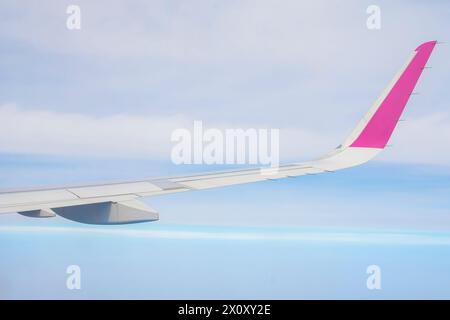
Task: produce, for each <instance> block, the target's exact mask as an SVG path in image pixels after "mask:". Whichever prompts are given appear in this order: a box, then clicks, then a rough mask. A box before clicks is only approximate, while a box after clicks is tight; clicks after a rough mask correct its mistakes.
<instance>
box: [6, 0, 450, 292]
mask: <svg viewBox="0 0 450 320" xmlns="http://www.w3.org/2000/svg"><path fill="white" fill-rule="evenodd" d="M69 4H79V5H80V8H81V13H82V29H81V30H79V31H68V30H67V29H66V27H65V19H66V18H67V15H66V13H65V10H66V7H67V5H69ZM370 4H375V3H373V2H371V1H370V2H369V1H368V2H364V1H362V2H361V1H348V2H346V4H345V5H342V4H341V3H339V2H338V1H336V2H333V1H326V2H325V1H317V2H315V4H307V3H302V2H300V1H283V2H282V3H279V2H275V1H226V2H221V1H209V2H207V3H206V2H202V1H192V2H189V4H187V3H185V2H182V1H149V2H147V1H133V2H131V3H130V4H127V5H125V4H124V3H123V2H120V1H107V2H106V1H95V2H92V1H70V2H69V1H30V2H27V3H23V4H18V3H17V2H15V1H2V4H1V5H0V7H1V10H0V38H1V41H0V68H1V70H2V72H0V119H1V121H2V123H1V124H2V125H1V126H0V136H1V137H3V138H0V177H1V179H0V187H1V188H6V189H7V188H20V187H33V186H46V185H64V184H80V183H84V182H96V181H114V180H121V179H134V178H139V179H140V178H143V177H150V176H167V175H174V174H178V173H186V172H193V171H202V170H206V171H210V170H215V169H224V168H223V167H220V166H175V165H172V164H171V163H170V148H171V146H172V145H171V144H170V132H171V131H172V130H173V129H174V128H178V127H190V126H192V121H194V120H202V121H203V122H204V123H205V124H206V126H210V127H219V128H230V127H231V128H232V127H244V128H246V127H256V128H258V127H269V128H279V129H280V132H281V141H280V142H281V159H282V160H283V161H285V162H288V161H293V160H300V159H307V158H310V157H314V156H317V155H320V154H321V153H323V152H326V151H327V150H328V149H331V148H333V147H335V146H336V145H338V144H339V143H340V142H342V141H343V140H344V138H345V136H346V135H347V134H348V133H349V132H350V131H351V129H352V128H353V126H354V125H355V124H356V122H357V121H358V119H359V118H360V117H361V116H362V115H363V114H364V113H365V112H366V111H367V109H368V108H369V107H370V105H371V104H372V102H373V101H374V100H375V99H376V97H377V96H378V95H379V93H380V92H381V91H382V89H383V88H384V86H385V85H386V84H387V82H388V81H389V80H390V78H391V77H392V76H393V75H394V74H395V72H396V71H397V70H398V69H399V68H400V66H401V65H402V64H403V62H404V61H405V60H406V58H407V56H408V55H409V53H410V52H411V51H412V50H413V49H414V48H415V47H417V45H419V44H420V43H422V42H424V41H427V40H432V39H437V40H440V41H447V42H448V31H447V30H449V29H450V25H449V24H450V22H449V21H448V15H449V13H450V5H449V4H447V3H446V2H445V1H432V2H426V1H397V2H395V4H393V3H391V2H387V1H380V2H378V3H376V4H378V5H379V6H380V8H381V18H382V22H381V29H380V30H378V31H373V30H372V31H370V30H367V28H366V18H367V14H366V12H365V11H366V8H367V6H368V5H370ZM447 57H448V45H445V44H444V45H440V46H438V47H437V48H436V49H435V52H434V53H433V56H432V57H431V59H430V62H429V65H430V66H432V68H431V69H427V70H426V71H425V72H424V74H423V76H422V78H421V80H420V81H419V85H418V88H417V90H416V91H418V92H420V95H417V96H414V97H413V98H412V99H411V101H410V102H409V104H408V106H407V110H406V113H405V115H404V119H406V121H405V122H402V123H401V124H400V125H399V127H398V128H397V131H396V133H395V136H393V138H392V140H391V145H392V146H391V147H389V148H387V149H386V150H385V151H384V152H383V154H382V155H381V156H380V157H378V158H377V159H376V161H374V162H371V163H369V164H367V165H364V166H361V167H357V168H353V169H349V170H344V171H339V172H335V173H331V174H324V175H314V176H306V177H300V178H297V179H285V180H280V181H271V182H262V183H256V184H249V185H241V186H234V187H226V188H220V189H213V190H205V191H196V192H190V193H184V194H175V195H170V196H161V197H155V198H150V199H146V200H145V201H146V202H147V203H149V204H150V205H151V206H152V207H154V208H156V209H158V211H159V212H160V217H161V220H160V221H158V222H155V223H147V224H139V225H127V226H112V227H111V226H109V227H108V226H101V227H97V226H95V227H93V226H85V225H82V224H77V223H74V222H70V221H67V220H64V219H62V218H54V219H50V220H37V219H29V218H28V219H27V218H24V217H22V216H19V215H10V214H5V215H0V255H1V256H0V298H152V299H158V298H287V299H298V298H368V299H372V298H374V299H378V298H449V297H450V289H449V288H450V286H449V284H450V276H449V274H448V270H450V269H449V263H450V260H449V258H448V257H450V255H449V253H450V252H449V251H450V215H449V210H450V202H449V197H448V191H449V185H450V166H449V163H450V152H449V151H448V148H447V147H446V146H447V145H448V141H449V139H450V129H449V128H450V117H449V112H448V101H449V99H450V96H449V91H448V83H449V81H450V78H449V77H450V76H449V74H450V73H449V71H450V63H449V61H448V59H447ZM70 264H77V265H80V267H81V270H82V289H81V290H78V291H77V290H74V291H71V290H67V289H66V287H65V281H66V278H67V274H66V273H65V271H66V267H67V266H68V265H70ZM372 264H376V265H379V266H380V267H381V270H382V289H381V290H374V291H372V290H368V289H367V288H366V279H367V274H366V268H367V266H368V265H372Z"/></svg>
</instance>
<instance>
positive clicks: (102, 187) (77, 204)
mask: <svg viewBox="0 0 450 320" xmlns="http://www.w3.org/2000/svg"><path fill="white" fill-rule="evenodd" d="M435 45H436V41H430V42H426V43H423V44H422V45H420V46H419V47H417V48H416V50H415V51H414V52H413V53H412V54H411V56H410V57H409V58H408V60H407V62H406V63H405V65H404V66H403V67H402V68H401V70H400V71H399V72H398V73H397V75H396V76H395V77H394V79H392V81H391V82H390V83H389V85H388V86H387V87H386V89H385V90H384V91H383V93H382V94H381V96H380V97H379V98H378V99H377V100H376V101H375V103H374V104H373V106H372V107H371V108H370V109H369V111H368V112H367V114H366V115H365V116H364V117H363V118H362V119H361V121H360V122H359V123H358V125H357V126H356V128H355V129H354V130H353V132H352V133H351V134H350V136H349V137H348V138H347V139H346V140H345V142H344V143H343V144H342V145H341V146H339V147H338V148H336V149H335V150H333V151H332V152H330V153H329V154H327V155H325V156H324V157H321V158H319V159H316V160H312V161H309V162H304V163H293V164H288V165H283V166H279V167H277V168H270V169H267V168H256V169H246V170H235V171H226V172H213V173H206V174H197V175H191V176H182V177H169V178H158V179H148V180H141V181H131V182H122V183H106V184H97V185H88V186H73V187H62V188H48V189H37V190H36V189H35V190H18V191H8V192H1V193H0V213H14V212H17V213H20V214H22V215H24V216H28V217H35V218H44V217H54V216H55V215H56V214H58V215H60V216H62V217H65V218H67V219H70V220H73V221H78V222H82V223H89V224H125V223H136V222H144V221H155V220H158V219H159V216H158V213H157V212H156V211H155V210H154V209H152V208H150V207H148V206H147V205H146V204H144V203H143V202H140V201H139V200H138V199H139V198H141V197H149V196H155V195H162V194H169V193H175V192H182V191H190V190H201V189H208V188H216V187H222V186H229V185H234V184H242V183H250V182H257V181H264V180H272V179H281V178H286V177H298V176H302V175H307V174H317V173H323V172H330V171H336V170H340V169H344V168H349V167H353V166H357V165H360V164H363V163H365V162H367V161H369V160H370V159H372V158H373V157H375V156H376V155H377V154H378V153H379V152H380V151H381V150H383V149H384V147H385V146H386V144H387V143H388V141H389V138H390V137H391V134H392V132H393V131H394V129H395V126H396V124H397V122H398V120H399V118H400V116H401V114H402V112H403V109H404V108H405V106H406V103H407V102H408V99H409V97H410V95H411V94H412V92H413V90H414V87H415V85H416V83H417V81H418V79H419V77H420V75H421V73H422V71H423V69H424V68H425V65H426V63H427V61H428V58H429V57H430V55H431V52H432V51H433V49H434V46H435Z"/></svg>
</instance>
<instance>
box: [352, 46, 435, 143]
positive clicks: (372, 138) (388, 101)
mask: <svg viewBox="0 0 450 320" xmlns="http://www.w3.org/2000/svg"><path fill="white" fill-rule="evenodd" d="M435 45H436V41H429V42H425V43H423V44H421V45H420V46H418V47H417V48H416V54H415V56H414V58H413V59H412V60H411V62H410V63H409V65H408V66H407V67H406V69H405V71H404V72H403V74H402V75H401V76H400V78H399V79H398V80H397V82H396V83H395V85H394V86H393V87H392V89H391V91H390V92H389V93H388V95H387V96H386V98H385V99H384V100H383V102H382V103H381V105H380V107H379V108H378V110H377V111H376V112H375V113H374V115H373V116H372V118H371V119H370V120H369V122H368V123H367V125H366V127H365V128H364V130H363V131H362V132H361V133H360V135H359V136H358V138H356V140H355V141H353V143H352V144H351V145H350V147H359V148H380V149H383V148H384V147H385V146H386V144H387V143H388V141H389V138H390V137H391V134H392V132H393V131H394V128H395V126H396V124H397V122H398V119H399V118H400V116H401V114H402V112H403V109H404V108H405V106H406V103H407V102H408V99H409V97H410V95H411V93H412V92H413V90H414V87H415V85H416V83H417V80H419V77H420V75H421V74H422V70H423V68H424V67H425V65H426V63H427V61H428V58H429V57H430V55H431V52H432V51H433V48H434V46H435Z"/></svg>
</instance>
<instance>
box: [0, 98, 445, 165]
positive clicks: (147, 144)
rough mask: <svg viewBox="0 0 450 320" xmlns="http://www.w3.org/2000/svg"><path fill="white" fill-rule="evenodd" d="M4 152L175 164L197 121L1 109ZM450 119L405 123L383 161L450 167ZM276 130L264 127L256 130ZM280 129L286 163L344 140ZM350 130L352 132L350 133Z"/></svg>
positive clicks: (441, 117) (440, 116)
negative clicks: (176, 150) (176, 137)
mask: <svg viewBox="0 0 450 320" xmlns="http://www.w3.org/2000/svg"><path fill="white" fill-rule="evenodd" d="M0 119H1V124H2V125H1V126H0V136H1V137H7V138H3V139H0V152H4V153H21V154H42V155H72V156H96V157H113V158H114V157H115V158H123V157H126V158H142V157H144V158H146V157H148V158H149V160H167V161H169V160H170V153H171V149H172V147H173V146H174V142H171V141H170V137H171V133H172V132H173V130H175V129H178V128H186V129H188V130H192V126H193V121H194V120H201V119H189V118H188V117H187V116H184V115H177V116H172V117H169V116H168V117H149V116H138V115H134V116H133V115H124V114H116V115H109V116H102V117H95V116H91V115H83V114H72V113H57V112H51V111H43V110H35V109H32V110H25V109H20V108H17V107H16V106H14V105H4V106H0ZM449 121H450V116H449V115H448V114H446V113H437V114H432V115H428V116H422V117H419V118H412V119H410V120H408V121H407V122H401V123H400V124H399V126H398V128H397V131H396V132H395V134H394V137H393V139H392V140H391V145H392V147H391V148H387V150H385V152H384V153H382V155H381V156H380V157H379V158H378V159H379V160H383V161H391V162H407V163H424V164H438V165H439V164H441V165H448V163H449V162H450V149H449V148H447V145H448V141H450V127H449V126H448V125H447V124H448V122H449ZM254 125H255V124H250V125H249V124H246V123H233V124H232V125H231V124H226V123H220V122H216V123H214V122H204V126H205V128H204V129H205V130H206V129H208V128H213V127H214V128H219V129H222V130H225V129H227V128H243V129H247V128H254V127H255V126H254ZM256 128H257V129H258V128H264V129H271V127H268V126H267V127H266V126H264V125H263V124H262V125H260V126H258V127H256ZM276 129H280V157H281V160H282V161H298V160H309V159H310V158H311V157H316V156H320V155H322V154H323V153H326V152H328V151H329V150H331V149H332V148H333V147H335V144H338V143H339V142H341V141H343V140H344V138H345V136H342V137H340V136H337V133H336V132H334V131H330V130H327V131H319V130H317V131H311V130H303V129H301V128H291V127H286V128H276ZM350 129H351V128H348V131H350Z"/></svg>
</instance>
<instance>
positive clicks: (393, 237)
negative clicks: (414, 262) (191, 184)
mask: <svg viewBox="0 0 450 320" xmlns="http://www.w3.org/2000/svg"><path fill="white" fill-rule="evenodd" d="M0 232H2V233H6V232H11V233H26V234H31V233H44V234H65V235H67V234H69V233H71V234H87V235H97V236H102V235H105V236H118V237H137V238H155V239H179V240H223V241H302V242H308V243H310V242H316V243H317V242H320V243H353V244H378V245H440V246H449V245H450V237H449V236H448V235H442V234H438V235H433V234H430V233H401V232H356V233H354V232H335V231H334V232H333V231H322V232H321V231H305V230H301V229H300V230H298V231H297V232H292V231H289V232H273V231H272V232H268V231H261V230H257V229H255V228H254V229H253V230H251V231H236V230H232V229H231V230H229V231H220V232H215V231H199V230H188V229H187V230H171V229H167V230H164V229H155V230H148V229H146V230H137V229H114V228H83V227H71V228H69V227H28V226H8V227H0Z"/></svg>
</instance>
